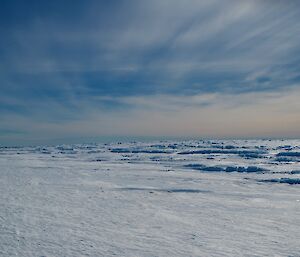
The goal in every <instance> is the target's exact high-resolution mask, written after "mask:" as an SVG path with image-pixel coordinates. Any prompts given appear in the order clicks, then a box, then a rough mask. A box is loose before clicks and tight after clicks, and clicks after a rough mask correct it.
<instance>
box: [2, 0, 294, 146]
mask: <svg viewBox="0 0 300 257" xmlns="http://www.w3.org/2000/svg"><path fill="white" fill-rule="evenodd" d="M299 53H300V2H299V1H297V0H295V1H294V0H285V1H281V0H264V1H263V0H260V1H259V0H239V1H236V0H185V1H182V0H181V1H179V0H151V1H147V0H118V1H117V0H98V1H93V0H86V1H84V0H81V1H79V0H64V1H60V0H51V1H46V0H26V1H25V0H23V1H21V0H1V3H0V145H18V144H24V143H27V144H39V143H45V144H51V143H52V142H59V141H61V142H68V141H70V140H75V141H76V140H78V141H80V140H88V139H97V138H105V137H108V138H118V137H166V136H168V137H194V138H300V54H299Z"/></svg>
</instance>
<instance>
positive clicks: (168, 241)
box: [0, 140, 300, 257]
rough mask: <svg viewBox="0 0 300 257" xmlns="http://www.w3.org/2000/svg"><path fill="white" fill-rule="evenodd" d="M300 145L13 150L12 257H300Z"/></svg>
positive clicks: (8, 169)
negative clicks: (285, 159) (284, 159)
mask: <svg viewBox="0 0 300 257" xmlns="http://www.w3.org/2000/svg"><path fill="white" fill-rule="evenodd" d="M299 145H300V141H299V140H189V141H179V140H170V141H155V142H117V143H109V144H79V145H60V146H40V147H4V146H2V147H0V195H1V197H0V256H1V257H2V256H3V257H7V256H8V257H9V256H20V257H33V256H37V257H41V256H45V257H52V256H55V257H56V256H64V257H74V256H125V257H126V256H139V257H140V256H149V257H150V256H172V257H173V256H174V257H176V256H293V257H297V256H300V255H299V253H300V244H299V240H300V186H299V180H300V172H299V171H300V162H299V158H298V156H296V155H295V154H294V153H297V149H299ZM182 153H183V154H182ZM291 153H293V154H292V155H291ZM255 156H257V157H255ZM278 158H287V159H288V160H289V161H279V160H278Z"/></svg>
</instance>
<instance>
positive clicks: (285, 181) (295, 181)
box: [258, 178, 300, 185]
mask: <svg viewBox="0 0 300 257" xmlns="http://www.w3.org/2000/svg"><path fill="white" fill-rule="evenodd" d="M258 182H265V183H282V184H289V185H296V184H300V178H273V179H260V180H258Z"/></svg>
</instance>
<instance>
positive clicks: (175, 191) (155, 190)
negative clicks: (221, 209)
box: [117, 187, 210, 193]
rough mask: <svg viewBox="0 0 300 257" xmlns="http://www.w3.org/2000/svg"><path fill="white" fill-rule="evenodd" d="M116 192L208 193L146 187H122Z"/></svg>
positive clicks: (205, 191) (198, 190)
mask: <svg viewBox="0 0 300 257" xmlns="http://www.w3.org/2000/svg"><path fill="white" fill-rule="evenodd" d="M117 190H121V191H148V192H149V193H151V192H163V193H209V192H210V191H208V190H200V189H188V188H170V189H163V188H146V187H123V188H118V189H117Z"/></svg>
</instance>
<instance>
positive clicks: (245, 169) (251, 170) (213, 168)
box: [184, 164, 269, 173]
mask: <svg viewBox="0 0 300 257" xmlns="http://www.w3.org/2000/svg"><path fill="white" fill-rule="evenodd" d="M184 167H186V168H190V169H193V170H200V171H208V172H228V173H230V172H239V173H264V172H267V171H269V170H267V169H265V168H261V167H257V166H248V167H242V166H227V167H224V166H206V165H203V164H187V165H185V166H184Z"/></svg>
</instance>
